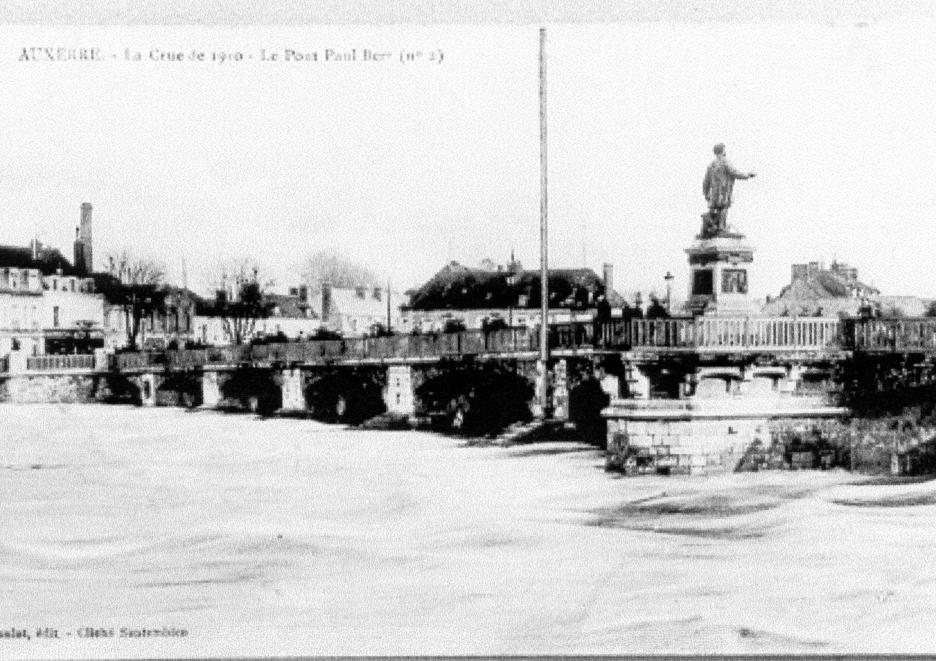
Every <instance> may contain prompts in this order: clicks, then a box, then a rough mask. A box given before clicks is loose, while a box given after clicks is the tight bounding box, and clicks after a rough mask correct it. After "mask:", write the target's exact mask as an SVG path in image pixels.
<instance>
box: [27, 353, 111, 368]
mask: <svg viewBox="0 0 936 661" xmlns="http://www.w3.org/2000/svg"><path fill="white" fill-rule="evenodd" d="M26 369H27V370H30V371H37V372H46V371H59V370H89V369H94V354H82V353H79V354H61V355H58V354H48V355H44V356H28V357H27V358H26Z"/></svg>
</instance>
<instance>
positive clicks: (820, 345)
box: [601, 317, 842, 351]
mask: <svg viewBox="0 0 936 661" xmlns="http://www.w3.org/2000/svg"><path fill="white" fill-rule="evenodd" d="M601 337H602V339H603V340H604V342H605V344H606V345H607V346H609V347H612V348H617V347H624V348H627V347H630V348H635V349H687V350H697V351H699V350H701V351H723V350H729V351H730V350H734V349H739V350H741V349H746V350H764V351H770V350H784V351H790V350H806V351H809V350H823V349H831V348H838V347H840V346H841V343H842V329H841V323H840V322H839V320H838V319H827V318H805V319H799V318H770V317H763V318H759V317H697V318H695V319H632V320H631V321H630V323H629V324H623V327H622V326H619V325H618V323H616V322H610V323H608V324H605V326H604V327H603V328H602V334H601Z"/></svg>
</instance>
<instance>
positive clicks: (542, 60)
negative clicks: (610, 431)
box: [537, 28, 549, 418]
mask: <svg viewBox="0 0 936 661" xmlns="http://www.w3.org/2000/svg"><path fill="white" fill-rule="evenodd" d="M539 102H540V106H539V120H540V315H541V318H540V355H539V362H540V364H539V365H538V366H537V367H538V369H537V372H538V379H537V386H538V388H537V390H538V391H539V392H538V393H537V394H538V395H539V397H538V399H539V405H540V410H541V411H542V416H543V417H544V418H546V417H548V415H549V263H548V257H549V255H548V251H547V245H548V242H547V238H548V236H547V231H546V226H547V218H548V213H547V211H548V205H547V183H548V177H547V169H546V28H540V31H539Z"/></svg>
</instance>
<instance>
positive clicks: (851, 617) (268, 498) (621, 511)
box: [0, 405, 936, 658]
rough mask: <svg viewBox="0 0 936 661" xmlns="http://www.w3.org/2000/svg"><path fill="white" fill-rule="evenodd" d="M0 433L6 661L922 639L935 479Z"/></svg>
mask: <svg viewBox="0 0 936 661" xmlns="http://www.w3.org/2000/svg"><path fill="white" fill-rule="evenodd" d="M0 425H2V427H0V439H2V441H0V503H2V509H0V529H2V530H3V535H2V537H0V657H3V658H7V657H50V656H72V657H74V656H80V657H105V656H115V655H119V656H124V657H128V656H129V657H132V656H168V655H171V656H196V655H207V654H211V655H239V656H243V655H256V654H265V655H272V654H277V655H287V654H291V655H295V654H376V653H381V654H443V653H444V654H456V653H457V654H516V653H559V654H561V653H602V652H606V653H635V652H682V651H687V652H723V653H733V652H741V653H759V652H777V651H789V652H815V653H833V652H852V651H863V652H876V651H887V650H891V651H893V650H897V651H905V652H913V651H929V652H932V651H934V649H936V636H934V634H933V633H932V630H933V629H932V614H933V613H934V612H936V482H891V481H887V480H873V479H869V478H861V477H858V476H854V475H850V474H848V473H844V472H840V471H833V472H828V473H821V472H795V473H794V472H775V473H759V474H727V475H721V476H707V477H626V478H622V477H617V476H614V475H609V474H606V473H605V472H604V471H603V457H602V454H601V453H600V452H599V451H597V450H594V449H592V448H589V447H587V446H581V445H576V444H574V443H550V444H541V445H528V446H520V447H514V448H508V449H505V448H493V447H466V446H465V444H464V443H463V442H462V441H460V440H457V439H452V438H446V437H440V436H436V435H432V434H429V433H422V432H381V431H361V430H351V429H343V428H340V427H335V426H328V425H324V424H320V423H316V422H312V421H304V420H286V419H269V420H263V419H259V418H256V417H253V416H249V415H230V414H222V413H216V412H210V411H194V412H189V411H183V410H179V409H169V408H165V409H163V408H160V409H141V408H132V407H119V406H104V405H31V406H27V405H20V406H17V405H0ZM42 628H49V629H54V630H56V631H57V633H58V637H57V638H36V633H37V631H36V630H37V629H42ZM121 628H124V629H127V630H132V631H134V632H139V631H140V630H142V629H158V630H160V631H169V632H172V631H175V632H179V631H181V630H185V632H187V635H186V636H185V637H179V636H161V637H153V636H150V637H148V638H140V637H124V638H121V637H120V630H121ZM163 628H165V629H163ZM88 629H94V630H96V631H97V632H98V633H104V634H107V633H109V632H113V634H114V635H113V636H107V635H99V636H95V637H87V635H86V634H87V633H89V631H88ZM17 630H23V631H26V632H28V633H29V635H30V638H31V639H30V640H26V639H23V638H12V639H11V638H5V637H3V631H7V632H10V635H15V632H16V631H17Z"/></svg>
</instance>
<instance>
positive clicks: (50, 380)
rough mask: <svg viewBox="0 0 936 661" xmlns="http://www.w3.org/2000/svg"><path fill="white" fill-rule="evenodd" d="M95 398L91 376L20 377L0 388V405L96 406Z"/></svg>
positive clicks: (8, 380) (4, 382)
mask: <svg viewBox="0 0 936 661" xmlns="http://www.w3.org/2000/svg"><path fill="white" fill-rule="evenodd" d="M95 394H96V384H95V379H94V377H92V376H87V375H73V374H69V375H43V376H17V377H10V378H7V379H5V380H4V381H3V386H2V387H0V401H3V402H10V403H14V404H40V403H49V402H61V403H84V402H93V401H95V400H96V398H95Z"/></svg>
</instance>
